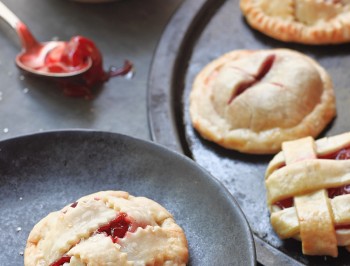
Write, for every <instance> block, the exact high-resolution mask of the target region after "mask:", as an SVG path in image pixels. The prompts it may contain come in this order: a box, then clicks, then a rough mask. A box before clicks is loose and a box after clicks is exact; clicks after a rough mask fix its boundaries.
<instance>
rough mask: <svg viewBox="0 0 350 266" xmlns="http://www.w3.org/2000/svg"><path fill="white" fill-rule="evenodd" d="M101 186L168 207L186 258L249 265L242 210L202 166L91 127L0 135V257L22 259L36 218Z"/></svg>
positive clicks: (252, 261) (251, 254) (248, 235)
mask: <svg viewBox="0 0 350 266" xmlns="http://www.w3.org/2000/svg"><path fill="white" fill-rule="evenodd" d="M101 190H125V191H128V192H129V193H130V194H132V195H137V196H141V195H142V196H146V197H149V198H151V199H153V200H155V201H157V202H159V203H160V204H162V205H163V206H164V207H165V208H167V209H168V210H169V211H170V212H171V213H172V214H173V215H174V217H175V219H176V221H177V222H178V224H179V225H180V226H181V227H182V228H183V229H184V230H185V233H186V236H187V238H188V242H189V248H190V265H208V266H212V265H255V261H256V260H255V249H254V244H253V238H252V235H251V232H250V229H249V226H248V224H247V221H246V219H245V217H244V216H243V213H242V212H241V210H240V208H239V207H238V205H237V204H236V202H235V200H234V199H233V198H232V196H231V194H230V193H228V191H227V190H226V189H225V188H224V187H223V186H222V185H221V184H219V183H218V182H217V181H216V180H215V179H213V178H212V177H211V176H210V175H209V174H208V173H207V172H206V171H205V170H203V169H201V168H200V167H198V166H197V165H196V164H195V163H194V162H193V161H192V160H190V159H188V158H186V157H185V156H182V155H179V154H177V153H174V152H172V151H169V150H167V149H165V148H163V147H161V146H159V145H156V144H153V143H150V142H146V141H142V140H138V139H134V138H131V137H127V136H124V135H119V134H113V133H103V132H92V131H59V132H48V133H40V134H35V135H28V136H23V137H18V138H14V139H10V140H5V141H2V142H0V202H1V217H0V224H1V226H0V235H1V238H0V246H1V253H0V261H1V262H2V263H5V264H6V265H23V257H22V256H21V254H20V253H21V252H23V250H24V247H25V243H26V239H27V236H28V234H29V232H30V230H31V229H32V227H33V226H34V225H35V224H36V223H37V222H38V221H39V220H40V219H41V218H43V217H44V216H46V215H47V214H48V213H49V212H52V211H55V210H58V209H61V208H62V207H63V206H65V205H66V204H68V203H70V202H74V201H75V200H76V199H77V198H79V197H81V196H83V195H86V194H90V193H93V192H97V191H101ZM6 262H11V263H10V264H7V263H6ZM2 263H0V264H1V265H4V264H2Z"/></svg>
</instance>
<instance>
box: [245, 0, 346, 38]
mask: <svg viewBox="0 0 350 266" xmlns="http://www.w3.org/2000/svg"><path fill="white" fill-rule="evenodd" d="M240 6H241V10H242V12H243V14H244V16H245V17H246V19H247V21H248V23H249V24H250V25H251V26H252V27H253V28H255V29H257V30H259V31H261V32H263V33H265V34H266V35H269V36H270V37H273V38H275V39H278V40H281V41H286V42H298V43H304V44H336V43H343V42H348V41H350V2H349V1H348V0H283V1H281V0H241V1H240Z"/></svg>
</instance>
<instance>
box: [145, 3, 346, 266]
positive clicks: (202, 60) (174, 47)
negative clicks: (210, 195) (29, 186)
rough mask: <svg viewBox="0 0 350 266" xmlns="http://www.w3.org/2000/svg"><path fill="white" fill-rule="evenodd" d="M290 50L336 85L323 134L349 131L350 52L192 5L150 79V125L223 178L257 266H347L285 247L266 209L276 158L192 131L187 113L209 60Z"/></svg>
mask: <svg viewBox="0 0 350 266" xmlns="http://www.w3.org/2000/svg"><path fill="white" fill-rule="evenodd" d="M277 47H286V48H290V49H295V50H298V51H301V52H303V53H305V54H307V55H309V56H310V57H312V58H315V59H316V60H317V61H318V62H319V63H320V64H321V65H322V66H324V67H325V68H326V69H327V70H328V72H329V73H330V75H331V76H332V78H333V82H334V88H335V94H336V99H337V112H338V114H337V118H336V119H335V120H334V121H333V123H332V124H331V125H330V126H329V127H328V128H327V129H326V130H325V131H324V132H323V135H328V136H330V135H335V134H339V133H342V132H346V131H349V130H350V126H349V125H350V116H349V104H350V93H349V84H350V75H349V74H348V72H349V69H350V53H349V51H350V45H349V44H343V45H335V46H318V47H317V46H304V45H297V44H287V43H282V42H279V41H276V40H273V39H271V38H268V37H266V36H264V35H262V34H260V33H258V32H256V31H254V30H252V29H251V28H250V27H249V25H247V24H246V22H245V20H244V18H243V16H242V14H241V11H240V9H239V0H226V1H225V0H187V1H185V2H184V3H183V5H182V7H181V8H180V9H179V10H178V11H177V13H176V14H175V15H174V17H173V18H172V20H171V21H170V23H169V24H168V27H167V28H166V30H165V32H164V34H163V36H162V38H161V40H160V43H159V46H158V48H157V51H156V53H155V57H154V61H153V65H152V68H151V72H150V78H149V94H148V96H149V101H148V103H149V105H148V106H149V118H150V125H151V131H152V137H153V139H154V140H155V141H156V142H158V143H161V144H162V145H164V146H167V147H169V148H171V149H174V150H177V151H179V152H183V153H184V154H186V155H188V156H189V157H191V158H193V159H194V160H195V161H196V162H197V163H198V164H199V165H201V166H202V167H204V168H205V169H207V170H208V171H209V172H210V173H211V174H212V175H213V176H215V177H216V178H218V179H219V180H220V181H221V182H222V183H223V184H224V185H225V186H226V187H227V188H228V190H229V191H230V192H231V193H232V194H233V195H234V197H235V198H236V199H237V201H238V203H239V205H240V206H241V208H242V210H243V212H244V213H245V215H246V217H247V219H248V222H249V224H250V226H251V228H252V231H253V233H254V238H255V241H256V248H257V258H258V261H259V262H261V263H263V264H265V265H295V264H307V265H328V264H332V265H349V261H350V253H348V252H346V251H345V250H344V249H340V255H339V257H338V258H337V259H332V258H329V257H311V256H303V255H302V253H301V248H300V246H301V245H300V243H299V242H298V241H294V240H290V241H281V240H280V239H279V238H278V237H277V235H276V234H275V233H274V231H273V230H272V227H271V225H270V221H269V213H268V210H267V207H266V192H265V185H264V173H265V170H266V166H267V163H268V162H269V160H271V158H272V157H271V156H254V155H245V154H240V153H238V152H234V151H229V150H225V149H223V148H221V147H219V146H217V145H215V144H212V143H209V142H207V141H204V140H203V139H202V138H201V137H200V136H199V135H198V134H197V132H195V130H194V129H193V128H192V125H191V121H190V117H189V112H188V106H189V97H188V96H189V93H190V90H191V87H192V82H193V80H194V77H195V76H196V75H197V74H198V72H199V71H200V70H201V69H202V68H203V67H204V66H205V65H206V64H207V63H209V62H210V61H211V60H213V59H214V58H217V57H218V56H220V55H222V54H224V53H226V52H228V51H231V50H235V49H270V48H277Z"/></svg>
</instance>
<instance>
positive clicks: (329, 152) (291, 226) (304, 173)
mask: <svg viewBox="0 0 350 266" xmlns="http://www.w3.org/2000/svg"><path fill="white" fill-rule="evenodd" d="M349 159H350V133H345V134H342V135H338V136H334V137H329V138H323V139H319V140H317V141H314V140H313V138H311V137H306V138H302V139H298V140H294V141H288V142H284V143H283V144H282V151H281V152H280V153H278V154H277V155H276V156H275V157H274V158H273V159H272V161H271V162H270V164H269V166H268V168H267V171H266V180H265V184H266V189H267V204H268V206H269V209H270V212H271V224H272V226H273V228H274V230H275V231H276V233H277V234H278V235H279V237H280V238H282V239H285V238H296V239H299V240H301V242H302V249H303V253H304V254H306V255H329V256H332V257H337V256H338V246H345V247H346V248H347V249H348V250H349V251H350V249H349V248H350V194H349V193H350V160H349Z"/></svg>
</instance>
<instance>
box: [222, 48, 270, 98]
mask: <svg viewBox="0 0 350 266" xmlns="http://www.w3.org/2000/svg"><path fill="white" fill-rule="evenodd" d="M275 59H276V55H274V54H272V55H269V56H267V57H266V59H265V60H264V61H263V63H262V64H261V67H260V69H259V71H258V73H257V74H256V75H255V76H252V77H251V78H250V79H249V80H245V81H242V83H241V84H239V85H238V88H237V89H236V91H235V93H234V94H232V95H231V97H230V99H229V100H228V104H230V103H231V102H232V101H233V100H234V99H235V98H236V97H237V96H238V95H240V94H241V93H243V92H244V91H245V90H247V89H248V88H250V87H251V86H253V85H254V84H255V83H257V82H259V81H260V80H262V79H263V77H265V76H266V74H267V73H268V72H269V71H270V69H271V67H272V65H273V63H274V61H275ZM242 71H244V70H242Z"/></svg>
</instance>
